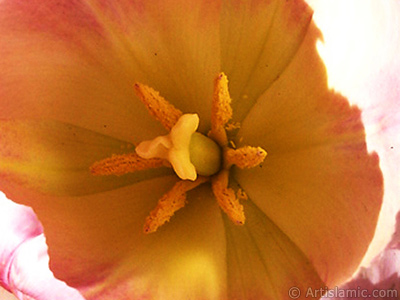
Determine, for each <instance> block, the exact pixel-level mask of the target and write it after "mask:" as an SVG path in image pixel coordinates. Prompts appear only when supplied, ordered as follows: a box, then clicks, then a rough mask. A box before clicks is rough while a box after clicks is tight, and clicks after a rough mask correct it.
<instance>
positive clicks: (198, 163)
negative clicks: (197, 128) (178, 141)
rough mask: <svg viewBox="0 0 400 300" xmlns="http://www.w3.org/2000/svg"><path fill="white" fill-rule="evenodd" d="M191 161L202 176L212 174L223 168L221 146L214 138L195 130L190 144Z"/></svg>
mask: <svg viewBox="0 0 400 300" xmlns="http://www.w3.org/2000/svg"><path fill="white" fill-rule="evenodd" d="M189 152H190V161H191V162H192V164H193V165H194V166H195V168H196V172H197V174H199V175H202V176H211V175H214V174H215V173H217V172H218V171H219V170H220V169H221V161H222V152H221V148H220V147H219V146H218V145H217V143H215V142H214V141H213V140H212V139H210V138H208V137H206V136H205V135H203V134H201V133H198V132H195V133H193V134H192V136H191V139H190V145H189Z"/></svg>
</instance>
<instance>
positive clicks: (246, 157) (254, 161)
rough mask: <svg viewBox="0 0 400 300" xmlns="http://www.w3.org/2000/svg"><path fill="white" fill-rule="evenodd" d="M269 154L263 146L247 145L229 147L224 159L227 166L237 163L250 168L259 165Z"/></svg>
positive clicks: (243, 167) (244, 167) (239, 165)
mask: <svg viewBox="0 0 400 300" xmlns="http://www.w3.org/2000/svg"><path fill="white" fill-rule="evenodd" d="M266 156H267V152H266V151H265V150H264V149H263V148H261V147H251V146H245V147H241V148H239V149H231V148H229V149H227V150H226V151H225V155H224V159H225V164H226V165H227V167H229V166H231V165H236V166H238V167H239V168H241V169H249V168H254V167H256V166H258V165H259V164H260V163H262V162H263V161H264V159H265V157H266Z"/></svg>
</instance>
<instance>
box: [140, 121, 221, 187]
mask: <svg viewBox="0 0 400 300" xmlns="http://www.w3.org/2000/svg"><path fill="white" fill-rule="evenodd" d="M198 126H199V117H198V116H197V114H185V115H183V116H181V117H180V118H179V120H178V122H176V124H175V125H174V126H173V127H172V129H171V131H170V133H169V134H167V135H163V136H158V137H156V138H155V139H153V140H151V141H144V142H141V143H140V144H139V145H138V146H137V147H136V149H135V150H136V153H137V154H138V155H139V156H140V157H142V158H146V159H149V158H155V157H156V158H162V159H165V160H167V161H169V162H170V163H171V165H172V167H173V169H174V171H175V173H176V175H178V177H179V178H181V179H183V180H186V179H189V180H192V181H194V180H196V179H197V174H198V175H202V176H211V175H214V174H215V173H217V172H218V171H219V170H220V168H221V148H220V147H219V146H218V145H217V143H215V142H214V141H213V140H212V139H210V138H208V137H206V136H205V135H203V134H201V133H199V132H196V129H197V128H198Z"/></svg>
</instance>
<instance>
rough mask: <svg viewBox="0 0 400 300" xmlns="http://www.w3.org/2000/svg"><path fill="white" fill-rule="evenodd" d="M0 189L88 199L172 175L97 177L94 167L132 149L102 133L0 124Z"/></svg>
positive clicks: (42, 125) (159, 172)
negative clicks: (17, 187) (10, 185)
mask: <svg viewBox="0 0 400 300" xmlns="http://www.w3.org/2000/svg"><path fill="white" fill-rule="evenodd" d="M0 144H1V148H0V180H2V181H3V182H4V183H2V184H0V188H3V186H4V185H6V184H7V183H6V182H11V181H14V182H18V183H20V184H23V185H24V186H25V187H26V188H31V189H35V190H38V191H41V192H42V193H46V194H52V195H59V196H60V195H63V196H64V195H86V194H94V193H98V192H101V191H107V190H112V189H116V188H119V187H122V186H126V185H130V184H133V183H135V182H139V181H143V180H146V179H149V178H152V177H157V176H163V175H166V174H172V172H173V171H172V170H171V169H169V168H159V169H149V170H144V171H137V172H135V173H130V174H127V175H125V176H120V177H118V176H94V175H93V174H91V172H90V167H91V166H92V164H93V163H94V162H95V161H99V160H101V159H103V158H107V157H109V156H111V155H112V154H122V153H127V152H128V153H129V152H132V151H134V146H133V145H132V144H130V143H126V142H123V141H120V140H116V139H113V138H110V137H107V136H104V135H101V134H99V133H96V132H93V131H90V130H87V129H83V128H80V127H76V126H72V125H70V124H65V123H61V122H56V121H34V120H24V121H22V120H21V121H16V120H15V121H4V120H0Z"/></svg>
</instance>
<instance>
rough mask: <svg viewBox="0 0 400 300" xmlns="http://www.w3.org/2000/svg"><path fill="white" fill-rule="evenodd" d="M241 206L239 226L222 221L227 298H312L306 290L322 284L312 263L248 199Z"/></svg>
mask: <svg viewBox="0 0 400 300" xmlns="http://www.w3.org/2000/svg"><path fill="white" fill-rule="evenodd" d="M243 205H244V209H245V212H246V223H245V224H244V225H243V226H236V225H234V224H233V223H232V222H231V221H230V220H228V219H227V218H224V220H225V222H224V224H225V229H226V239H227V266H228V295H229V297H228V299H238V300H248V299H276V300H281V299H308V298H309V299H313V297H311V296H310V295H308V297H307V290H308V289H312V290H318V289H320V288H323V287H324V286H325V284H324V283H323V282H322V280H321V279H320V277H319V274H318V273H317V272H316V270H315V269H314V267H313V264H312V261H311V260H310V259H309V258H307V257H306V256H305V255H304V253H303V252H302V251H301V249H299V248H298V247H297V246H296V245H295V244H294V243H293V242H292V241H291V240H290V239H289V238H288V237H287V236H286V235H285V233H284V232H282V231H281V230H280V229H279V228H278V227H277V226H276V225H275V224H274V223H273V222H272V221H271V220H270V219H269V218H268V217H266V216H265V215H264V213H263V212H262V211H261V210H260V209H259V208H258V207H257V206H256V205H255V204H254V203H253V202H252V201H251V200H249V201H244V202H243ZM297 296H298V297H297ZM320 296H321V294H320ZM316 298H317V299H319V298H320V297H316Z"/></svg>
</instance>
